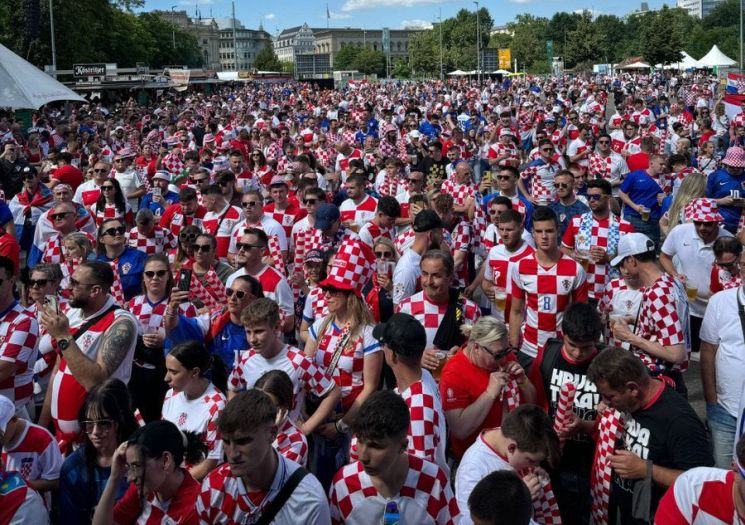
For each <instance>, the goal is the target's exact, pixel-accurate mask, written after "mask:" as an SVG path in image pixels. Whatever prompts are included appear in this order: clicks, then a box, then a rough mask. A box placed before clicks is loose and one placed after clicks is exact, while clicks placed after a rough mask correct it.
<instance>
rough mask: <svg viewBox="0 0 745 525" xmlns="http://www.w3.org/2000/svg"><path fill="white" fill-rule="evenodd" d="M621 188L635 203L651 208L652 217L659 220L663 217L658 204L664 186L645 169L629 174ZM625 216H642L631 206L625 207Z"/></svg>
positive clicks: (650, 215) (650, 214) (650, 216)
mask: <svg viewBox="0 0 745 525" xmlns="http://www.w3.org/2000/svg"><path fill="white" fill-rule="evenodd" d="M619 189H620V190H621V191H622V192H624V193H625V194H626V195H628V196H629V198H630V199H631V201H632V202H633V203H634V204H640V205H642V206H645V207H647V208H649V210H650V213H649V218H650V219H655V220H659V218H660V217H662V212H661V211H660V206H659V204H657V195H658V194H660V193H662V188H660V185H659V184H657V183H656V182H655V181H654V179H653V178H652V177H650V176H649V175H647V172H646V171H645V170H636V171H632V172H631V173H629V174H627V175H626V178H625V179H624V181H623V182H622V183H621V187H620V188H619ZM623 216H624V217H637V218H641V215H640V214H639V212H638V211H636V210H635V209H633V208H631V207H629V206H624V207H623Z"/></svg>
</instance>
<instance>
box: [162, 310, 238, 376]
mask: <svg viewBox="0 0 745 525" xmlns="http://www.w3.org/2000/svg"><path fill="white" fill-rule="evenodd" d="M216 317H217V316H215V317H213V319H212V321H213V322H214V320H215V318H216ZM178 319H179V322H178V325H176V328H174V329H173V330H172V331H171V333H170V334H169V335H168V337H166V341H165V352H166V353H168V352H170V351H171V348H173V347H174V346H175V345H177V344H179V343H184V342H186V341H204V340H205V336H206V335H207V334H205V333H204V331H203V330H202V328H201V327H200V323H199V320H198V319H197V318H194V317H186V316H185V315H183V314H179V316H178ZM207 347H208V349H209V351H210V352H211V353H213V354H217V355H219V356H220V358H221V359H222V360H223V362H224V363H225V366H226V367H227V370H228V373H230V371H231V370H232V369H233V364H234V363H235V353H236V351H239V350H246V349H248V348H250V345H249V344H248V339H247V338H246V329H245V328H243V326H240V325H237V324H234V323H233V322H232V321H228V322H227V323H226V324H225V326H224V327H223V329H222V330H220V332H219V333H218V334H217V337H215V338H213V339H212V340H211V341H210V342H209V344H208V345H207Z"/></svg>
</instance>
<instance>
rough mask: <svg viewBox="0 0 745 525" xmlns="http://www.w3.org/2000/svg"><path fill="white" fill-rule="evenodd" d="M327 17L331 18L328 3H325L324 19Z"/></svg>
mask: <svg viewBox="0 0 745 525" xmlns="http://www.w3.org/2000/svg"><path fill="white" fill-rule="evenodd" d="M329 18H331V13H330V12H329V5H328V4H326V19H327V20H328V19H329Z"/></svg>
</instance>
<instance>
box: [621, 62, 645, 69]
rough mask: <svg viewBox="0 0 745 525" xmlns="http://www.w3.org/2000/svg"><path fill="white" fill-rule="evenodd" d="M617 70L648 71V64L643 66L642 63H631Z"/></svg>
mask: <svg viewBox="0 0 745 525" xmlns="http://www.w3.org/2000/svg"><path fill="white" fill-rule="evenodd" d="M618 69H649V64H645V63H644V62H633V63H631V64H626V65H625V66H622V67H619V68H618Z"/></svg>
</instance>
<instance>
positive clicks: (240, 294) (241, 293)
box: [225, 288, 248, 300]
mask: <svg viewBox="0 0 745 525" xmlns="http://www.w3.org/2000/svg"><path fill="white" fill-rule="evenodd" d="M247 293H248V292H247V291H245V290H233V289H232V288H228V289H226V290H225V295H227V296H228V297H233V295H235V297H236V299H238V300H241V299H243V298H244V297H246V294H247Z"/></svg>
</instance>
